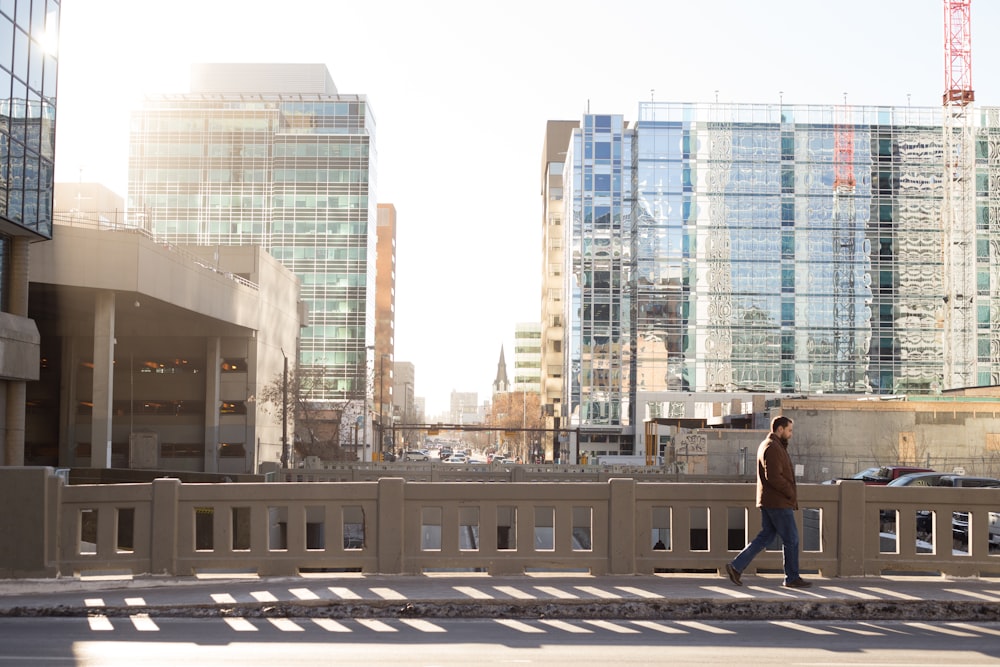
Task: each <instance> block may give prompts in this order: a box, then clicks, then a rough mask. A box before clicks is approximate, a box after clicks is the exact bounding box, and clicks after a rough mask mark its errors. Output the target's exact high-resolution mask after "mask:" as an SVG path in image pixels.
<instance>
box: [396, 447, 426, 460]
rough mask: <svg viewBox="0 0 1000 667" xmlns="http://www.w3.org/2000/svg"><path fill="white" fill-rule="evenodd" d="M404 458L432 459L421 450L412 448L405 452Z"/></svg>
mask: <svg viewBox="0 0 1000 667" xmlns="http://www.w3.org/2000/svg"><path fill="white" fill-rule="evenodd" d="M403 459H405V460H407V461H430V459H431V457H429V456H427V454H426V453H424V452H421V451H419V450H415V449H412V450H410V451H408V452H406V453H405V454H403Z"/></svg>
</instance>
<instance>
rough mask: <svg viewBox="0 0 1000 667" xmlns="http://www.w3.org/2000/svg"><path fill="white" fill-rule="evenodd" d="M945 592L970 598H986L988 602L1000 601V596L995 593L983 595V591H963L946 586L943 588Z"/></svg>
mask: <svg viewBox="0 0 1000 667" xmlns="http://www.w3.org/2000/svg"><path fill="white" fill-rule="evenodd" d="M944 590H945V592H946V593H954V594H955V595H967V596H969V597H970V598H976V599H977V600H986V601H988V602H1000V597H997V596H995V595H985V594H983V593H977V592H976V591H963V590H962V589H960V588H946V589H944Z"/></svg>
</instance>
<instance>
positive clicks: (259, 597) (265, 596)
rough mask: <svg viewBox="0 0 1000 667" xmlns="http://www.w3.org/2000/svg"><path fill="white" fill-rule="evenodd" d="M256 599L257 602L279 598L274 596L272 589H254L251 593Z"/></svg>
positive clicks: (275, 600) (272, 600) (274, 600)
mask: <svg viewBox="0 0 1000 667" xmlns="http://www.w3.org/2000/svg"><path fill="white" fill-rule="evenodd" d="M250 595H251V596H252V597H253V599H254V600H256V601H257V602H277V601H278V598H276V597H274V594H273V593H271V592H270V591H253V592H252V593H250Z"/></svg>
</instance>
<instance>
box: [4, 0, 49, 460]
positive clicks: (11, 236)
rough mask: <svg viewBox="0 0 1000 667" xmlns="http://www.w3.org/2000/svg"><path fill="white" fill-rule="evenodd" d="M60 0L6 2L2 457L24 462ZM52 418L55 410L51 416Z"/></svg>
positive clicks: (35, 372) (35, 364) (35, 373)
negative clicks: (31, 256) (32, 303)
mask: <svg viewBox="0 0 1000 667" xmlns="http://www.w3.org/2000/svg"><path fill="white" fill-rule="evenodd" d="M59 17H60V4H59V0H34V1H30V0H5V1H4V2H0V116H2V118H0V121H2V122H0V378H2V379H0V397H2V400H0V406H3V407H0V428H2V429H3V438H2V440H0V451H2V456H0V462H2V463H3V464H5V465H23V464H24V427H25V396H26V384H25V383H26V382H27V381H29V380H37V379H38V377H39V349H40V338H39V334H38V327H37V326H36V325H35V322H34V321H33V320H31V319H29V318H28V245H29V244H30V243H32V242H35V241H44V240H47V239H51V238H52V190H53V182H52V177H53V172H54V160H55V121H56V82H57V79H58V59H57V56H56V52H55V46H56V44H57V43H58V34H59ZM50 417H51V415H50Z"/></svg>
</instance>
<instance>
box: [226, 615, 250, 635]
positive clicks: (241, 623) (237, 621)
mask: <svg viewBox="0 0 1000 667" xmlns="http://www.w3.org/2000/svg"><path fill="white" fill-rule="evenodd" d="M222 620H223V621H225V622H226V625H228V626H229V627H230V628H232V629H233V630H235V631H236V632H257V626H256V625H254V624H253V623H251V622H250V621H248V620H247V619H245V618H243V617H241V616H232V617H229V616H227V617H225V618H223V619H222Z"/></svg>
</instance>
